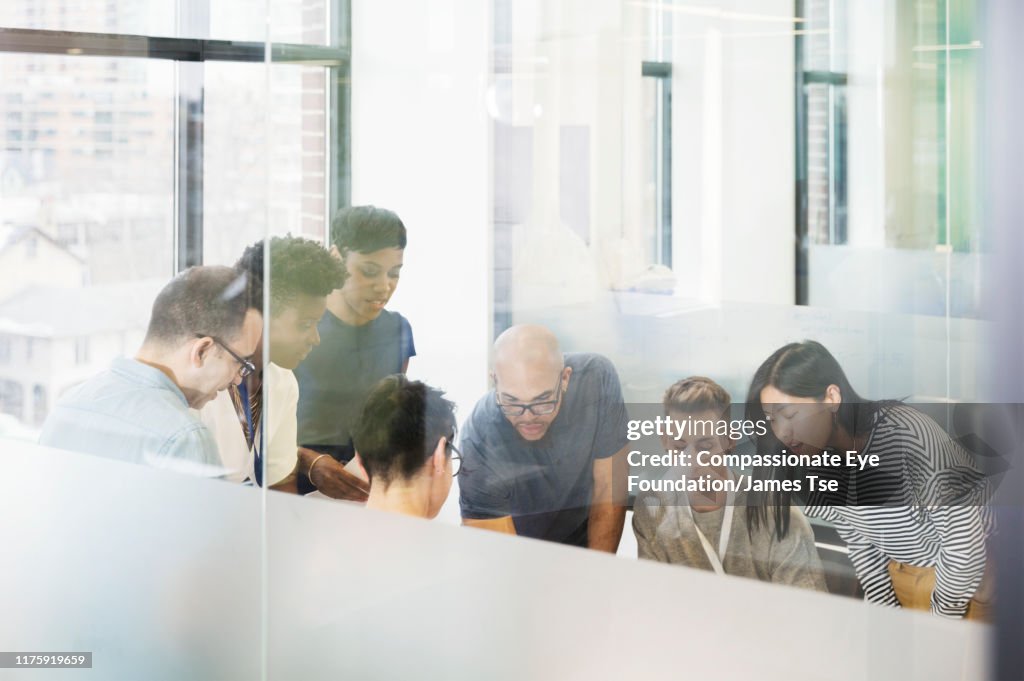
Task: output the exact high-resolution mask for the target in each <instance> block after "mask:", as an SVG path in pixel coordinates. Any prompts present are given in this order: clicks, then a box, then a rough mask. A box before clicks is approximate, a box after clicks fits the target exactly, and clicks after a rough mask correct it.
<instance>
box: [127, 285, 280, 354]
mask: <svg viewBox="0 0 1024 681" xmlns="http://www.w3.org/2000/svg"><path fill="white" fill-rule="evenodd" d="M247 279H248V278H247V277H246V275H244V274H240V273H239V272H238V271H237V270H235V269H233V268H231V267H224V266H222V265H200V266H196V267H190V268H188V269H187V270H185V271H184V272H182V273H180V274H179V275H178V276H176V277H174V278H173V279H171V281H170V282H168V284H167V285H166V286H164V287H163V289H162V290H161V291H160V293H158V294H157V296H156V300H154V301H153V311H152V313H151V315H150V318H149V328H148V329H147V330H146V341H145V342H147V343H149V342H156V343H161V344H164V345H169V344H172V343H175V342H178V341H183V340H184V339H186V338H188V339H192V338H195V334H197V333H202V334H206V335H210V336H217V337H219V338H222V339H224V340H230V339H232V338H235V337H236V336H237V335H238V333H239V332H240V331H241V329H242V323H243V322H244V321H245V313H246V312H247V311H248V310H250V309H255V310H259V309H260V302H261V301H260V300H259V299H258V298H255V297H253V296H252V295H250V294H251V289H250V287H249V284H248V282H247Z"/></svg>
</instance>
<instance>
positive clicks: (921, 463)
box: [804, 404, 992, 617]
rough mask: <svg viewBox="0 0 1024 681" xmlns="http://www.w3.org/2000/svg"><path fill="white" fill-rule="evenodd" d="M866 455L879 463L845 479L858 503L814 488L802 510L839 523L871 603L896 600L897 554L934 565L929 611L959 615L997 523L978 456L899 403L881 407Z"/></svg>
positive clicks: (848, 491)
mask: <svg viewBox="0 0 1024 681" xmlns="http://www.w3.org/2000/svg"><path fill="white" fill-rule="evenodd" d="M862 454H867V455H870V454H877V455H878V457H879V461H880V462H881V466H880V467H879V469H878V470H876V471H868V472H867V473H866V474H862V475H860V476H859V477H853V478H850V479H848V480H847V481H846V485H845V486H844V487H846V489H845V490H844V492H845V494H844V496H845V498H846V499H848V500H851V501H852V502H853V503H852V504H851V505H844V504H842V503H837V500H836V499H835V498H834V497H833V498H826V497H825V496H824V495H815V494H812V495H811V496H810V499H809V500H808V502H809V503H808V505H807V507H806V508H805V510H804V512H805V513H806V514H807V515H809V516H815V517H818V518H822V519H824V520H828V521H830V522H832V523H834V524H835V525H836V529H837V531H838V532H839V535H840V536H841V537H842V538H843V540H844V541H845V542H846V543H847V546H848V547H849V550H850V559H851V560H852V562H853V566H854V569H855V570H856V571H857V577H858V579H859V580H860V582H861V586H862V587H863V588H864V594H865V597H866V598H867V600H868V601H870V602H872V603H879V604H882V605H889V606H898V605H899V602H898V601H897V599H896V593H895V592H894V591H893V586H892V580H891V579H890V577H889V572H888V565H889V561H890V560H895V561H898V562H900V563H906V564H908V565H913V566H917V567H934V568H935V590H934V591H933V592H932V607H931V609H932V612H934V613H937V614H940V615H944V616H947V617H962V616H963V615H964V613H965V612H966V610H967V606H968V603H969V602H970V600H971V597H972V596H973V595H974V593H975V591H976V590H977V589H978V585H979V584H980V582H981V578H982V575H983V574H984V572H985V540H986V538H987V537H988V535H989V534H990V533H991V529H992V514H991V511H990V509H989V508H988V506H987V500H988V491H989V488H988V485H987V483H986V481H985V479H984V477H983V475H982V474H981V473H980V472H979V471H978V469H977V467H976V466H975V465H974V462H973V456H972V455H971V453H970V452H968V451H967V450H966V449H964V448H963V447H962V446H960V444H958V443H957V442H955V441H954V440H953V439H952V438H950V436H949V435H948V434H947V433H946V432H945V431H944V430H943V429H942V428H941V427H940V426H939V424H937V423H936V422H935V421H933V420H932V419H931V418H929V417H928V416H926V415H925V414H922V413H921V412H919V411H917V410H915V409H913V408H911V407H908V406H905V405H902V404H897V405H895V406H892V407H889V408H883V409H881V410H880V411H879V413H878V414H877V415H876V416H875V423H874V425H873V426H872V429H871V433H870V434H869V436H868V440H867V443H866V444H865V446H864V450H863V452H862ZM857 504H860V505H857ZM864 504H869V505H864Z"/></svg>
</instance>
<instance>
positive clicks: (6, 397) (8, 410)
mask: <svg viewBox="0 0 1024 681" xmlns="http://www.w3.org/2000/svg"><path fill="white" fill-rule="evenodd" d="M24 406H25V405H24V396H23V395H22V390H21V384H20V383H18V382H17V381H10V380H6V379H0V413H3V414H10V415H11V416H13V417H15V418H17V419H21V418H22V417H23V413H24Z"/></svg>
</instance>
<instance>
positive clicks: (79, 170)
mask: <svg viewBox="0 0 1024 681" xmlns="http://www.w3.org/2000/svg"><path fill="white" fill-rule="evenodd" d="M5 7H6V5H5ZM173 69H174V66H173V64H171V63H169V62H157V61H144V60H136V59H110V58H96V57H91V58H77V59H76V58H74V57H66V56H64V57H61V56H48V55H28V54H7V53H4V54H2V55H0V126H2V130H3V136H4V139H5V144H4V147H3V150H2V151H0V244H2V250H0V263H2V264H0V386H2V388H0V412H3V413H4V414H6V415H8V416H10V417H13V418H14V419H16V420H17V422H18V423H20V424H21V426H22V427H25V428H29V429H34V428H38V426H39V425H40V424H42V422H43V420H44V419H45V418H46V416H47V414H48V412H49V410H50V408H51V407H52V405H53V403H54V402H55V401H56V400H58V399H59V398H60V397H61V396H62V395H63V394H64V393H65V391H66V390H68V389H69V388H70V387H72V386H74V385H75V384H77V383H79V382H81V381H82V380H84V379H86V378H88V377H89V376H92V375H93V374H95V373H97V372H98V371H99V370H101V369H102V368H105V367H106V366H107V365H109V363H110V361H111V360H112V359H113V358H114V357H116V356H118V355H121V354H124V353H127V352H131V351H133V349H134V348H135V347H137V346H138V345H139V343H140V342H141V340H142V335H143V333H144V332H145V328H146V321H147V319H148V317H149V308H150V305H151V304H152V301H153V297H154V296H155V294H156V292H157V291H158V290H159V288H160V286H161V285H162V284H163V283H164V282H166V280H167V278H168V277H169V276H170V274H171V266H172V248H173V240H172V221H173V214H174V213H173V198H172V197H173V190H174V182H173V176H172V172H173V167H174V166H173V158H174V153H173V144H172V143H173V131H174V125H173V120H174V119H173V111H174V102H173V73H174V71H173ZM17 430H18V428H17V427H15V426H13V425H11V426H10V428H7V427H5V428H4V431H5V432H11V433H15V432H17Z"/></svg>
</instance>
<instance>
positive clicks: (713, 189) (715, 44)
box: [672, 0, 795, 303]
mask: <svg viewBox="0 0 1024 681" xmlns="http://www.w3.org/2000/svg"><path fill="white" fill-rule="evenodd" d="M687 7H688V8H689V9H691V10H693V11H692V12H685V13H682V12H681V13H674V14H673V17H672V22H673V37H672V53H673V54H672V66H673V79H672V88H673V90H672V100H673V101H672V107H673V120H672V128H673V129H672V134H673V145H672V173H673V177H672V183H673V192H672V199H673V206H672V210H673V213H672V228H673V236H674V241H673V262H674V263H676V264H677V266H676V268H675V269H676V272H677V276H678V277H679V282H680V291H681V292H683V293H684V294H688V295H695V296H696V297H699V298H702V299H704V300H707V301H710V302H719V301H723V300H734V301H743V302H758V303H792V302H793V288H794V234H795V226H794V225H795V222H794V220H795V216H794V177H795V169H794V163H795V161H794V155H795V152H794V132H793V128H794V125H793V96H794V95H793V64H794V61H793V50H794V36H793V25H792V24H791V23H786V22H784V21H777V20H772V19H773V18H776V17H778V18H785V17H792V16H793V3H792V2H791V0H736V1H734V2H731V3H727V2H722V1H721V0H715V1H710V0H707V1H704V2H692V3H687ZM704 8H706V9H707V10H709V11H708V12H706V13H704V12H701V11H699V10H701V9H704ZM719 9H722V10H726V11H728V12H731V13H732V14H726V15H718V16H715V15H714V12H712V11H711V10H715V11H717V10H719ZM752 17H759V18H752Z"/></svg>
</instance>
